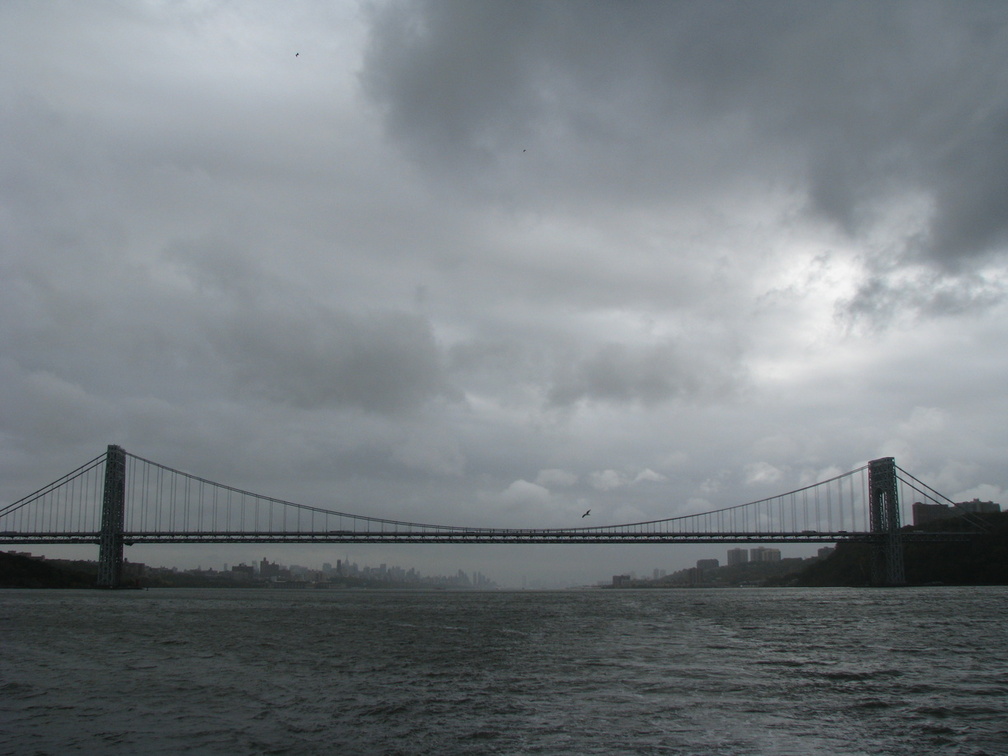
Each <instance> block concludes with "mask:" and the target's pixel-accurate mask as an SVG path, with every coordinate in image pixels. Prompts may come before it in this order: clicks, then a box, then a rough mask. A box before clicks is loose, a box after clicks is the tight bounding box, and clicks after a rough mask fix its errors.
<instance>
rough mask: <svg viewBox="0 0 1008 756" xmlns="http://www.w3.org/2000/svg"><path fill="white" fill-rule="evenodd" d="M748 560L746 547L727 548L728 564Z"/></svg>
mask: <svg viewBox="0 0 1008 756" xmlns="http://www.w3.org/2000/svg"><path fill="white" fill-rule="evenodd" d="M748 561H749V551H748V550H746V549H728V566H729V567H733V566H735V565H736V564H746V563H747V562H748Z"/></svg>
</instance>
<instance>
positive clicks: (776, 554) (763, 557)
mask: <svg viewBox="0 0 1008 756" xmlns="http://www.w3.org/2000/svg"><path fill="white" fill-rule="evenodd" d="M780 559H781V554H780V549H768V548H766V547H765V546H757V547H756V548H755V549H749V560H750V561H752V562H779V561H780Z"/></svg>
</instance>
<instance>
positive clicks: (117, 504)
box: [98, 444, 126, 588]
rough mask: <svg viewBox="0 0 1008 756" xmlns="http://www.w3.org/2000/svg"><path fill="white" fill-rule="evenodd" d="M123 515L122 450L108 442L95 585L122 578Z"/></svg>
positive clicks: (110, 584)
mask: <svg viewBox="0 0 1008 756" xmlns="http://www.w3.org/2000/svg"><path fill="white" fill-rule="evenodd" d="M125 519H126V452H125V450H124V449H123V448H122V447H121V446H116V445H114V444H112V445H110V446H109V447H108V452H107V454H106V457H105V494H104V496H103V498H102V522H101V532H100V534H99V537H98V587H99V588H118V587H119V585H120V583H121V581H122V569H123V527H124V524H125Z"/></svg>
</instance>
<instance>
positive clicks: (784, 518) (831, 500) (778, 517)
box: [0, 445, 969, 588]
mask: <svg viewBox="0 0 1008 756" xmlns="http://www.w3.org/2000/svg"><path fill="white" fill-rule="evenodd" d="M907 491H911V492H912V493H913V497H914V498H915V499H916V500H917V501H922V502H925V503H950V504H951V503H952V502H951V501H950V500H949V499H948V498H947V497H945V496H943V495H941V494H939V493H938V492H937V491H935V490H934V489H932V488H930V487H929V486H927V485H925V484H924V483H922V482H921V481H919V480H917V479H916V478H914V477H913V476H912V475H910V474H909V473H907V472H906V471H904V470H902V469H900V468H899V467H897V466H896V462H895V460H894V459H893V458H892V457H884V458H882V459H876V460H873V461H871V462H869V463H868V464H867V465H864V466H862V467H859V468H858V469H856V470H852V471H850V472H848V473H844V474H843V475H838V476H836V477H834V478H830V479H829V480H824V481H820V482H818V483H815V484H813V485H810V486H806V487H804V488H799V489H796V490H794V491H789V492H787V493H783V494H778V495H777V496H771V497H769V498H766V499H760V500H758V501H751V502H747V503H745V504H738V505H735V506H731V507H724V508H722V509H715V510H713V511H710V512H701V513H697V514H689V515H680V516H676V517H668V518H664V519H659V520H648V521H646V522H632V523H626V524H623V525H603V526H593V527H576V528H473V527H461V526H455V525H430V524H425V523H418V522H405V521H401V520H391V519H385V518H380V517H368V516H364V515H357V514H350V513H347V512H338V511H334V510H330V509H325V508H323V507H317V506H308V505H305V504H296V503H294V502H291V501H284V500H282V499H276V498H273V497H270V496H263V495H261V494H255V493H252V492H250V491H243V490H241V489H239V488H235V487H233V486H227V485H223V484H221V483H215V482H213V481H211V480H207V479H205V478H200V477H197V476H195V475H190V474H189V473H184V472H181V471H179V470H174V469H172V468H170V467H166V466H164V465H161V464H158V463H157V462H151V461H150V460H147V459H144V458H142V457H138V456H136V455H134V454H130V453H128V452H126V451H125V450H124V449H123V448H122V447H120V446H115V445H112V446H109V447H108V449H107V451H106V452H105V453H104V454H102V455H100V456H98V457H95V458H94V459H93V460H91V461H90V462H88V463H87V464H85V465H83V466H81V467H79V468H77V469H76V470H74V471H72V472H70V473H67V474H66V475H64V476H63V477H61V478H59V479H58V480H55V481H53V482H52V483H50V484H49V485H46V486H43V487H42V488H40V489H39V490H37V491H36V492H35V493H32V494H30V495H28V496H25V497H24V498H22V499H19V500H18V501H15V502H14V503H12V504H8V505H6V506H2V507H0V543H4V542H6V543H11V544H15V543H17V544H80V543H94V544H98V547H99V558H98V585H99V586H100V587H106V588H116V587H119V585H120V583H121V578H122V570H123V549H124V547H125V546H131V545H134V544H153V543H484V544H487V543H540V544H541V543H552V544H561V543H650V544H674V543H842V542H863V543H869V544H872V545H873V555H874V559H873V578H874V582H875V583H876V584H878V585H902V584H903V583H904V582H905V579H904V572H903V544H904V542H907V541H917V540H931V541H934V540H962V539H964V538H968V537H969V536H968V534H964V533H962V532H954V533H953V532H948V533H940V532H928V533H924V532H905V531H903V530H901V505H900V502H901V499H902V500H905V498H906V492H907ZM901 492H902V493H903V496H902V497H901V495H900V494H901Z"/></svg>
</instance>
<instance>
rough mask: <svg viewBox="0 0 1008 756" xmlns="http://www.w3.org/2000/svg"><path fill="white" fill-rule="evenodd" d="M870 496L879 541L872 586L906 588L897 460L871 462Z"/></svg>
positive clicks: (872, 515)
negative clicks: (900, 586) (897, 489)
mask: <svg viewBox="0 0 1008 756" xmlns="http://www.w3.org/2000/svg"><path fill="white" fill-rule="evenodd" d="M868 494H869V497H870V498H869V504H870V508H869V509H870V513H871V530H872V533H874V534H875V539H876V540H875V542H874V544H873V546H872V584H873V585H904V584H905V583H906V577H905V575H904V572H903V537H902V535H901V534H900V510H899V495H898V493H897V491H896V460H895V459H893V458H892V457H883V458H882V459H873V460H872V461H871V462H869V463H868Z"/></svg>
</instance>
